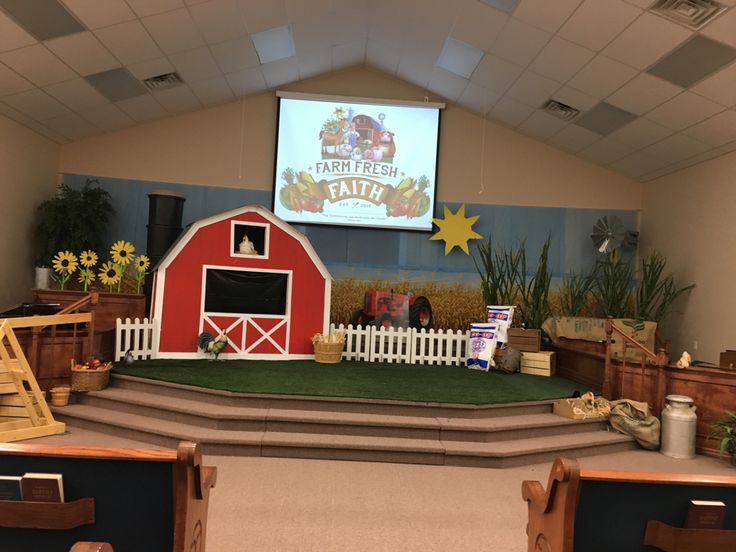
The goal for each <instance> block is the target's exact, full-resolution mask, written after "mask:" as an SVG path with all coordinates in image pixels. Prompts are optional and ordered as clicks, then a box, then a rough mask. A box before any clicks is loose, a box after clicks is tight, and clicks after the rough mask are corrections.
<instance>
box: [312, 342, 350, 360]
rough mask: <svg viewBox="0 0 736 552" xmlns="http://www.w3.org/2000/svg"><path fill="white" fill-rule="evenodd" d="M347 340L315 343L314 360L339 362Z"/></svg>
mask: <svg viewBox="0 0 736 552" xmlns="http://www.w3.org/2000/svg"><path fill="white" fill-rule="evenodd" d="M344 348H345V341H340V342H337V343H315V344H314V360H316V361H317V362H321V363H322V364H337V363H338V362H340V359H341V358H342V350H343V349H344Z"/></svg>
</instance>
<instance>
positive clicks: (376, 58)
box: [365, 40, 399, 75]
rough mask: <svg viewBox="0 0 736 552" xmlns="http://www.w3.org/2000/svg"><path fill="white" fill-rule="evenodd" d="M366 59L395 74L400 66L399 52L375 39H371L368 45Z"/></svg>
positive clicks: (367, 61)
mask: <svg viewBox="0 0 736 552" xmlns="http://www.w3.org/2000/svg"><path fill="white" fill-rule="evenodd" d="M365 61H366V63H367V64H369V65H372V66H373V67H377V68H378V69H381V70H383V71H385V72H386V73H389V74H391V75H393V74H394V73H396V69H397V68H398V66H399V52H398V51H397V50H396V49H395V48H391V47H389V46H386V45H384V44H381V43H380V42H377V41H375V40H369V41H368V44H367V46H366V52H365Z"/></svg>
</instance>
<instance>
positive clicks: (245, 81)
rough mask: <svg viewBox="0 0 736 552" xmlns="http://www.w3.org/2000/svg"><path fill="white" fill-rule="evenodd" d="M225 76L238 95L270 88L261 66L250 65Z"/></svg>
mask: <svg viewBox="0 0 736 552" xmlns="http://www.w3.org/2000/svg"><path fill="white" fill-rule="evenodd" d="M225 78H226V79H227V82H228V84H229V85H230V88H231V89H232V91H233V92H235V95H236V96H247V95H249V94H253V93H255V92H262V91H264V90H266V89H267V88H268V86H267V85H266V81H265V79H264V78H263V73H261V68H260V67H250V68H248V69H242V70H240V71H238V72H236V73H229V74H227V75H225Z"/></svg>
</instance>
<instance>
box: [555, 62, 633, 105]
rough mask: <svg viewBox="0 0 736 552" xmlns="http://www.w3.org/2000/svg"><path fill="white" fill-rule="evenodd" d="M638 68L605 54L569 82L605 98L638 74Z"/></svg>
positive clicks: (597, 96)
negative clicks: (635, 68)
mask: <svg viewBox="0 0 736 552" xmlns="http://www.w3.org/2000/svg"><path fill="white" fill-rule="evenodd" d="M636 74H637V72H636V70H634V69H632V68H631V67H629V66H627V65H624V64H623V63H621V62H618V61H615V60H613V59H611V58H607V57H605V56H600V55H599V56H596V57H594V58H593V59H592V60H591V62H590V63H588V65H586V66H585V67H583V68H582V69H581V70H580V72H579V73H578V74H577V75H575V76H574V77H573V78H572V79H570V81H569V82H568V83H567V84H568V85H569V86H571V87H573V88H576V89H578V90H582V91H583V92H586V93H587V94H590V95H591V96H594V97H596V98H601V99H602V98H605V97H606V96H608V95H609V94H611V93H612V92H614V91H615V90H617V89H618V88H620V87H621V86H623V85H624V84H625V83H626V82H628V81H629V80H631V79H632V78H634V76H636Z"/></svg>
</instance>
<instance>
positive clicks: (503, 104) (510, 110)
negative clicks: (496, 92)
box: [490, 97, 534, 127]
mask: <svg viewBox="0 0 736 552" xmlns="http://www.w3.org/2000/svg"><path fill="white" fill-rule="evenodd" d="M533 112H534V108H533V107H529V106H528V105H524V104H523V103H521V102H517V101H516V100H514V99H513V98H507V97H503V98H501V99H500V100H498V102H496V105H494V106H493V109H492V110H491V113H490V115H491V117H492V118H493V119H496V120H497V121H501V122H503V123H506V124H507V125H509V126H512V127H517V126H519V125H520V124H521V123H523V122H524V121H526V120H527V119H528V118H529V116H530V115H531V114H532V113H533Z"/></svg>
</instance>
